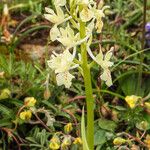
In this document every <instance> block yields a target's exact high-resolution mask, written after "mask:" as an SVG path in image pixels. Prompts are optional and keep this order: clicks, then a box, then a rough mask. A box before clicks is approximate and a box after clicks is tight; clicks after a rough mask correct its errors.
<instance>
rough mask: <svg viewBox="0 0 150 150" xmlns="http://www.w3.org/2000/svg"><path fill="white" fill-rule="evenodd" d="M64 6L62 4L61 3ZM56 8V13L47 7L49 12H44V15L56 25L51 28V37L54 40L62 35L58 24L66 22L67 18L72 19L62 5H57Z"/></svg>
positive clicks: (46, 9)
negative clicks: (66, 14)
mask: <svg viewBox="0 0 150 150" xmlns="http://www.w3.org/2000/svg"><path fill="white" fill-rule="evenodd" d="M61 6H62V5H61ZM55 8H56V13H55V12H54V10H52V9H50V8H48V7H46V8H45V11H46V12H47V14H44V17H45V18H46V19H47V20H48V21H50V22H52V23H54V26H53V27H52V28H51V30H50V38H51V40H52V41H55V40H56V38H57V37H58V36H59V35H60V32H59V30H58V27H57V26H58V25H59V24H61V23H63V22H66V21H67V20H69V19H71V16H68V17H66V16H65V14H64V12H63V10H62V9H61V7H60V6H59V5H58V6H55Z"/></svg>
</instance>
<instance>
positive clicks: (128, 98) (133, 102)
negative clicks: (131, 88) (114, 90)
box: [125, 95, 140, 109]
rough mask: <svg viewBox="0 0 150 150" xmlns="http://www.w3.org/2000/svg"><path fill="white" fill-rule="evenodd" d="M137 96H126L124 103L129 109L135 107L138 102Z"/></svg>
mask: <svg viewBox="0 0 150 150" xmlns="http://www.w3.org/2000/svg"><path fill="white" fill-rule="evenodd" d="M139 98H140V97H139V96H136V95H131V96H126V97H125V101H126V102H127V104H128V105H129V107H130V108H131V109H132V108H134V107H135V106H136V104H137V102H138V100H139Z"/></svg>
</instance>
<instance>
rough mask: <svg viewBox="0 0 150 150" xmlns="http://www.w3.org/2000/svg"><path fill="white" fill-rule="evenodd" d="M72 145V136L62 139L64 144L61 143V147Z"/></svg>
mask: <svg viewBox="0 0 150 150" xmlns="http://www.w3.org/2000/svg"><path fill="white" fill-rule="evenodd" d="M70 145H71V136H65V137H64V139H63V141H62V144H61V149H62V150H65V149H67V148H68V146H70Z"/></svg>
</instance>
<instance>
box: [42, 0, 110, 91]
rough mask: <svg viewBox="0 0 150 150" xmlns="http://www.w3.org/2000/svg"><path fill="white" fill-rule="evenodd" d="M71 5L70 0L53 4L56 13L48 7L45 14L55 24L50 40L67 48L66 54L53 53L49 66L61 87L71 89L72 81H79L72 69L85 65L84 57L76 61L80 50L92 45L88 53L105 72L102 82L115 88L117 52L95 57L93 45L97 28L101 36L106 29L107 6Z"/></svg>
mask: <svg viewBox="0 0 150 150" xmlns="http://www.w3.org/2000/svg"><path fill="white" fill-rule="evenodd" d="M68 3H69V4H67V1H66V0H55V1H54V2H53V4H54V7H55V10H52V9H51V8H48V7H46V8H45V10H46V12H47V14H44V16H45V18H46V19H47V20H48V21H50V22H51V23H53V24H54V25H53V27H52V28H51V30H50V39H51V40H52V41H59V42H60V43H61V44H62V45H63V47H64V49H65V50H64V52H63V53H62V54H56V53H53V55H52V56H51V59H50V60H49V61H48V66H49V67H50V68H51V69H52V70H53V71H54V72H55V74H56V81H57V85H58V86H61V85H65V87H66V88H69V87H70V86H71V84H72V79H73V78H75V77H74V75H72V74H71V70H72V69H75V68H77V67H80V66H79V65H80V64H82V62H83V60H82V57H80V59H79V60H77V59H76V58H75V57H76V56H77V55H78V56H81V54H80V53H78V54H77V51H76V49H77V48H78V46H80V45H81V44H82V43H88V44H86V45H87V52H88V53H89V55H90V57H91V58H92V59H93V60H94V61H95V62H96V63H97V64H99V65H100V66H101V67H102V69H103V73H102V74H101V76H100V78H101V80H103V81H105V82H106V84H107V85H108V86H111V85H112V79H111V73H110V70H109V67H111V66H112V65H113V63H112V62H110V59H111V56H112V53H113V50H112V49H111V50H110V51H108V52H107V53H106V54H105V55H103V53H102V51H101V49H100V53H99V54H98V55H97V56H96V57H95V56H94V55H93V53H92V52H91V50H90V43H91V42H89V41H90V40H91V39H92V32H93V30H94V28H95V30H96V31H97V33H101V31H102V27H103V21H102V18H104V17H105V14H104V10H105V9H106V8H107V6H104V7H102V4H101V3H99V5H98V6H97V4H96V2H94V1H93V0H70V1H69V2H68ZM69 6H70V7H69ZM68 7H69V8H68ZM65 8H67V11H66V12H64V9H65ZM81 22H82V23H84V24H85V28H86V33H85V36H84V37H82V36H81V30H82V29H81V26H80V23H81ZM61 25H62V26H63V27H61ZM81 37H82V38H81ZM75 60H77V61H75ZM75 62H76V63H75ZM77 63H78V64H77ZM81 68H82V67H81ZM81 68H80V70H81Z"/></svg>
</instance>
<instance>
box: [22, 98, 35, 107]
mask: <svg viewBox="0 0 150 150" xmlns="http://www.w3.org/2000/svg"><path fill="white" fill-rule="evenodd" d="M35 103H36V99H35V98H34V97H26V98H25V100H24V105H26V106H27V107H33V106H34V105H35Z"/></svg>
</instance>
